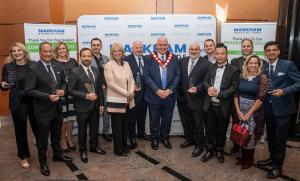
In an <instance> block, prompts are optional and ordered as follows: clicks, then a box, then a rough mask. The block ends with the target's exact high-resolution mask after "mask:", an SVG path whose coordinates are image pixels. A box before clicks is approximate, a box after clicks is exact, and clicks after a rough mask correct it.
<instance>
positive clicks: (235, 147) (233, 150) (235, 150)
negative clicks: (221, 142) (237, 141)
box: [230, 145, 240, 154]
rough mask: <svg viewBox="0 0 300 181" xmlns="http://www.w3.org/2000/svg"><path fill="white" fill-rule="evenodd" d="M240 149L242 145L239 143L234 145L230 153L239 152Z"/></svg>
mask: <svg viewBox="0 0 300 181" xmlns="http://www.w3.org/2000/svg"><path fill="white" fill-rule="evenodd" d="M239 151H240V147H239V146H237V145H233V147H232V148H231V150H230V154H234V153H238V152H239Z"/></svg>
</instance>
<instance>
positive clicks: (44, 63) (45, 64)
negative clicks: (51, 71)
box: [40, 59, 52, 67]
mask: <svg viewBox="0 0 300 181" xmlns="http://www.w3.org/2000/svg"><path fill="white" fill-rule="evenodd" d="M40 60H41V62H42V64H43V65H44V66H45V67H47V65H50V66H51V67H52V64H51V62H49V63H46V62H44V60H42V59H40Z"/></svg>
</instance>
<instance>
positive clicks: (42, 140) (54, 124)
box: [36, 113, 62, 163]
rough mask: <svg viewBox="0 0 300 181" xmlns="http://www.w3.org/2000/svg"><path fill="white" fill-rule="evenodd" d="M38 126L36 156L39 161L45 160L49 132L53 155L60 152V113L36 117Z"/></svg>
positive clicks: (57, 154)
mask: <svg viewBox="0 0 300 181" xmlns="http://www.w3.org/2000/svg"><path fill="white" fill-rule="evenodd" d="M36 118H37V128H38V142H37V147H38V157H39V161H40V163H41V162H45V161H46V160H47V154H46V153H47V148H48V136H49V132H50V138H51V146H52V150H53V155H55V156H57V157H59V156H61V154H62V151H61V147H60V136H61V127H62V115H61V113H57V115H54V116H52V117H36Z"/></svg>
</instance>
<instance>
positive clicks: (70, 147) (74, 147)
mask: <svg viewBox="0 0 300 181" xmlns="http://www.w3.org/2000/svg"><path fill="white" fill-rule="evenodd" d="M67 144H68V147H69V150H71V151H76V145H75V144H74V145H73V146H70V144H69V142H67Z"/></svg>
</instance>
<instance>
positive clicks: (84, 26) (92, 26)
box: [81, 25, 96, 29]
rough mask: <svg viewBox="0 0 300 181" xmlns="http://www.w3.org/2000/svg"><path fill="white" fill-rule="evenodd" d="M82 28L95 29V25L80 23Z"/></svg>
mask: <svg viewBox="0 0 300 181" xmlns="http://www.w3.org/2000/svg"><path fill="white" fill-rule="evenodd" d="M81 28H82V29H96V25H82V26H81Z"/></svg>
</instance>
